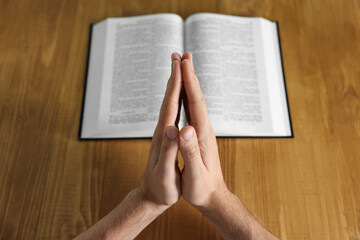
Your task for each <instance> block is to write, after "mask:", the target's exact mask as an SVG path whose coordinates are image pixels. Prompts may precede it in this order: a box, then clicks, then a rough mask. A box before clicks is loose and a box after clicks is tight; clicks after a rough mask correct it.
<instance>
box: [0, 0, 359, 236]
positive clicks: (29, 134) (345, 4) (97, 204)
mask: <svg viewBox="0 0 360 240" xmlns="http://www.w3.org/2000/svg"><path fill="white" fill-rule="evenodd" d="M160 12H173V13H177V14H179V15H181V16H182V17H184V18H186V17H187V16H189V15H190V14H193V13H197V12H216V13H224V14H232V15H240V16H262V17H265V18H268V19H270V20H276V21H278V22H279V26H280V37H281V43H282V50H283V61H284V69H285V75H286V80H287V82H286V83H287V89H288V97H289V104H290V110H291V116H292V121H293V129H294V134H295V137H294V138H293V139H218V145H219V150H220V157H221V165H222V169H223V173H224V177H225V181H226V183H227V184H228V186H229V188H230V189H231V190H232V191H233V192H234V193H235V194H236V195H237V196H238V197H239V198H240V199H241V200H242V201H243V203H244V205H245V206H246V207H247V208H248V209H249V210H250V211H251V212H252V213H253V214H254V215H255V216H256V218H257V219H259V221H261V222H262V223H263V224H264V225H265V226H266V227H267V228H268V229H270V230H271V231H272V232H273V233H274V234H275V235H277V236H279V237H280V238H281V239H316V240H319V239H360V67H359V66H360V2H359V0H346V1H344V0H327V1H325V0H321V1H312V0H243V1H236V0H201V1H196V0H186V1H185V0H171V1H161V0H152V1H145V0H143V1H142V0H132V1H125V0H123V1H121V0H102V1H95V0H86V1H85V0H79V1H74V0H61V1H60V0H52V1H41V0H32V1H26V0H17V1H12V0H0V239H6V240H8V239H71V238H73V237H75V236H76V235H77V234H79V233H80V232H82V231H84V230H85V229H86V228H88V227H90V226H91V225H92V224H94V223H95V222H96V221H97V220H98V219H99V218H101V217H102V216H104V215H106V214H107V213H108V212H109V211H110V210H111V209H112V208H114V207H115V206H116V205H117V204H118V203H119V202H120V201H121V200H122V199H123V198H124V197H125V195H126V194H127V193H128V192H129V191H130V190H131V189H133V188H134V187H136V186H137V185H138V184H139V182H140V179H141V177H142V174H143V171H144V168H145V164H146V162H147V154H148V150H149V147H150V140H113V141H78V140H77V134H78V128H79V120H80V110H81V104H82V96H83V85H84V79H85V70H86V61H87V54H88V41H89V26H90V24H91V23H96V22H99V21H102V20H104V19H106V18H108V17H122V16H133V15H142V14H150V13H160ZM137 239H221V237H220V236H219V235H218V234H217V232H216V231H215V229H214V228H213V227H212V226H211V225H210V224H209V222H208V221H207V220H206V219H205V218H204V217H202V216H201V214H200V213H199V212H198V211H197V210H195V209H194V208H192V207H191V206H190V205H189V204H187V203H186V202H185V201H184V200H182V199H181V200H180V201H179V202H178V203H176V204H175V205H174V206H173V207H171V208H170V209H169V210H168V211H166V212H165V213H164V214H162V215H161V216H160V217H159V218H157V219H156V220H155V221H154V222H153V223H152V224H151V225H149V226H148V227H147V228H146V229H145V230H144V231H143V232H142V233H141V234H140V235H139V236H138V238H137Z"/></svg>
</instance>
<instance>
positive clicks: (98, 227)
mask: <svg viewBox="0 0 360 240" xmlns="http://www.w3.org/2000/svg"><path fill="white" fill-rule="evenodd" d="M166 208H167V207H166V206H158V205H156V204H155V203H152V202H149V201H146V200H144V199H143V197H142V196H141V194H140V191H139V190H138V189H134V190H132V191H131V192H130V193H129V194H128V195H127V196H126V197H125V199H124V200H123V201H122V202H121V203H120V204H119V205H118V206H117V207H116V208H115V209H114V210H112V211H111V212H110V213H109V214H108V215H106V216H105V217H104V218H102V219H101V220H100V221H99V222H97V223H96V224H95V225H93V226H92V227H91V228H89V229H88V230H87V231H85V232H83V233H82V234H81V235H79V236H78V237H77V238H76V239H77V240H85V239H86V240H90V239H104V240H108V239H134V238H135V237H136V236H137V235H138V234H139V233H140V232H141V231H142V230H143V229H144V228H145V227H146V226H147V225H148V224H150V223H151V222H152V221H153V220H154V219H155V218H156V217H158V216H159V215H160V214H161V213H163V212H164V211H165V210H166Z"/></svg>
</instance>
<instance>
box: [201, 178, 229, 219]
mask: <svg viewBox="0 0 360 240" xmlns="http://www.w3.org/2000/svg"><path fill="white" fill-rule="evenodd" d="M233 198H234V194H233V193H232V192H230V191H229V189H228V188H227V187H226V185H225V183H224V184H223V185H222V186H221V187H218V188H216V190H214V191H213V192H212V193H210V194H209V197H208V200H207V201H206V202H205V203H204V204H202V205H201V206H195V208H197V209H198V210H199V211H200V212H201V213H202V214H203V215H205V216H206V215H208V214H210V213H214V212H216V211H218V210H220V209H221V208H222V207H223V206H226V205H227V204H229V203H230V202H231V201H232V199H233Z"/></svg>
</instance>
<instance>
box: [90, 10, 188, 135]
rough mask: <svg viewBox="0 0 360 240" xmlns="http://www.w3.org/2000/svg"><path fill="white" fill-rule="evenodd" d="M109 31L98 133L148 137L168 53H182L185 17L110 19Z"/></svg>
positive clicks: (161, 91)
mask: <svg viewBox="0 0 360 240" xmlns="http://www.w3.org/2000/svg"><path fill="white" fill-rule="evenodd" d="M107 30H108V31H107V35H106V39H107V40H106V50H105V63H104V75H103V83H102V88H101V98H100V99H101V103H100V113H99V121H98V122H99V125H98V132H99V134H100V135H98V136H97V137H101V136H106V137H151V136H152V134H153V131H154V129H155V126H156V124H157V121H158V117H159V110H160V107H161V103H162V100H163V96H164V93H165V89H166V84H167V81H168V79H169V77H170V74H171V68H170V67H171V54H172V53H173V52H179V53H180V54H181V53H182V52H183V42H184V41H183V20H182V19H181V18H180V17H179V16H178V15H175V14H156V15H148V16H140V17H128V18H116V19H108V20H107Z"/></svg>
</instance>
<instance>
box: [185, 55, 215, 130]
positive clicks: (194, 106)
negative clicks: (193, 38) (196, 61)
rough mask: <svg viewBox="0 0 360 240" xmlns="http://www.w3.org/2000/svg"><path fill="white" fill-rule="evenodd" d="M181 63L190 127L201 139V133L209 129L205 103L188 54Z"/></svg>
mask: <svg viewBox="0 0 360 240" xmlns="http://www.w3.org/2000/svg"><path fill="white" fill-rule="evenodd" d="M184 56H185V58H184V57H183V58H184V59H183V60H182V62H181V71H182V77H183V83H184V88H185V94H186V97H187V103H188V110H189V114H190V123H189V124H190V125H192V126H193V127H194V128H195V130H196V131H197V132H198V134H199V135H200V136H199V137H201V133H202V132H204V131H206V132H208V130H210V129H211V126H210V122H209V117H208V112H207V108H206V102H205V98H204V95H203V93H202V91H201V88H200V83H199V80H198V79H197V77H196V75H195V72H194V65H193V63H192V58H191V54H190V53H186V54H184Z"/></svg>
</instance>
